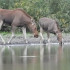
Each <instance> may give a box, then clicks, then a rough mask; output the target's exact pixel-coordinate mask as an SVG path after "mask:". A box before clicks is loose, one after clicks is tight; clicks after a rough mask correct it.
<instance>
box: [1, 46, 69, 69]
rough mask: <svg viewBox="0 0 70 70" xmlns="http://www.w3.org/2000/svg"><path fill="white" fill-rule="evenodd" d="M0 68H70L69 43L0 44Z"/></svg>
mask: <svg viewBox="0 0 70 70" xmlns="http://www.w3.org/2000/svg"><path fill="white" fill-rule="evenodd" d="M0 70H70V45H65V46H63V48H61V47H59V46H58V45H24V46H1V47H0Z"/></svg>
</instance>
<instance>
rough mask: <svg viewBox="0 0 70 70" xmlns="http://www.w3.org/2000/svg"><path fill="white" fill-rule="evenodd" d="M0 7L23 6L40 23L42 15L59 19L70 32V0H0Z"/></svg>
mask: <svg viewBox="0 0 70 70" xmlns="http://www.w3.org/2000/svg"><path fill="white" fill-rule="evenodd" d="M0 8H5V9H15V8H22V9H24V10H25V11H26V12H27V13H28V14H30V15H31V16H32V17H33V18H34V19H35V20H36V21H37V23H38V20H39V18H41V17H51V18H53V19H56V20H59V25H60V26H61V28H62V29H63V31H64V32H70V0H0Z"/></svg>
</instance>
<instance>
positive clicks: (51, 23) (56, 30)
mask: <svg viewBox="0 0 70 70" xmlns="http://www.w3.org/2000/svg"><path fill="white" fill-rule="evenodd" d="M39 26H40V37H41V41H44V37H43V35H42V33H43V30H44V31H45V32H46V33H47V37H48V43H50V33H52V34H54V35H56V36H57V40H58V41H59V45H60V46H62V33H61V30H60V27H59V25H58V22H57V21H56V20H54V19H51V18H47V17H42V18H40V19H39Z"/></svg>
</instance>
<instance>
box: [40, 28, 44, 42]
mask: <svg viewBox="0 0 70 70" xmlns="http://www.w3.org/2000/svg"><path fill="white" fill-rule="evenodd" d="M42 33H43V29H42V27H40V39H41V40H40V43H41V42H43V40H44V37H43V35H42Z"/></svg>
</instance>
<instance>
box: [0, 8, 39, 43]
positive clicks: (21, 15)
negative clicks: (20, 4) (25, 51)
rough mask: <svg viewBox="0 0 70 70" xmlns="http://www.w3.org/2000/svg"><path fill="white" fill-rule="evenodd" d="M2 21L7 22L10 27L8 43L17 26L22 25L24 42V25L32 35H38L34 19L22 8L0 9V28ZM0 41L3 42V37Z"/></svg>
mask: <svg viewBox="0 0 70 70" xmlns="http://www.w3.org/2000/svg"><path fill="white" fill-rule="evenodd" d="M4 23H5V24H9V25H11V27H12V29H11V31H12V36H11V38H10V39H9V41H8V43H10V42H11V40H12V38H13V37H14V36H15V35H14V33H15V30H16V28H17V27H22V32H23V34H24V38H25V41H26V43H27V40H26V27H28V28H29V30H31V31H32V33H33V34H34V37H38V31H37V27H36V24H35V21H34V19H33V18H32V17H31V16H30V15H28V14H27V13H26V12H25V11H24V10H22V9H15V10H6V9H0V29H1V27H2V25H3V24H4ZM1 39H2V38H1ZM2 41H3V42H4V40H3V39H2ZM4 43H5V42H4Z"/></svg>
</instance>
